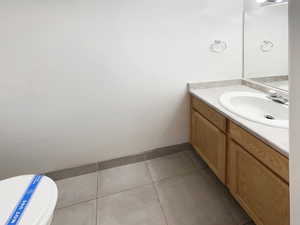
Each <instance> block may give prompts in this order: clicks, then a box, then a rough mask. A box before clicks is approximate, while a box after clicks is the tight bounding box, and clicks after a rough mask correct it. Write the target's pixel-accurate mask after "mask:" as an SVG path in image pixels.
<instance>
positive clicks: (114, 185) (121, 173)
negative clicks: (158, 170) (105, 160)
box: [98, 162, 152, 197]
mask: <svg viewBox="0 0 300 225" xmlns="http://www.w3.org/2000/svg"><path fill="white" fill-rule="evenodd" d="M151 182H152V180H151V176H150V173H149V171H148V169H147V167H146V164H145V162H139V163H134V164H129V165H126V166H120V167H115V168H111V169H106V170H101V171H100V172H99V184H98V188H99V191H98V196H100V197H101V196H106V195H110V194H114V193H118V192H121V191H125V190H129V189H132V188H135V187H139V186H143V185H146V184H150V183H151Z"/></svg>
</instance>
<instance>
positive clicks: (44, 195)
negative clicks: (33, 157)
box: [0, 175, 57, 225]
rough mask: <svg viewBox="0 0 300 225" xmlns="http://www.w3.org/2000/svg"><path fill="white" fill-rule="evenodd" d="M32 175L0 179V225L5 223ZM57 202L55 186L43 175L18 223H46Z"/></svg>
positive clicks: (29, 224)
mask: <svg viewBox="0 0 300 225" xmlns="http://www.w3.org/2000/svg"><path fill="white" fill-rule="evenodd" d="M33 177H34V175H24V176H18V177H13V178H9V179H5V180H2V181H0V225H5V224H6V222H7V219H8V218H9V216H10V215H11V213H12V212H13V211H14V209H15V207H16V205H17V204H18V202H19V201H20V199H21V197H22V195H23V194H24V192H25V190H26V188H27V187H28V185H29V184H30V182H31V180H32V178H33ZM56 202H57V186H56V184H55V182H54V181H52V180H51V179H50V178H48V177H46V176H43V178H42V180H41V181H40V183H39V184H38V186H37V189H36V190H35V192H34V194H33V196H32V198H31V200H30V202H29V204H28V206H27V208H26V209H25V211H24V214H23V216H22V218H21V220H20V222H19V223H18V225H47V224H48V223H49V221H50V220H51V217H52V215H53V212H54V209H55V206H56Z"/></svg>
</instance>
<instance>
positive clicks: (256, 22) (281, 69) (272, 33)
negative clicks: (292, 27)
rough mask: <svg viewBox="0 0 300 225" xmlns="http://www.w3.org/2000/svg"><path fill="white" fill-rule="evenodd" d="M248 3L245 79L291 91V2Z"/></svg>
mask: <svg viewBox="0 0 300 225" xmlns="http://www.w3.org/2000/svg"><path fill="white" fill-rule="evenodd" d="M244 1H245V4H244V5H245V12H244V78H245V79H249V80H252V81H256V82H259V83H263V84H265V85H269V86H272V87H275V88H279V89H282V90H286V91H288V0H244Z"/></svg>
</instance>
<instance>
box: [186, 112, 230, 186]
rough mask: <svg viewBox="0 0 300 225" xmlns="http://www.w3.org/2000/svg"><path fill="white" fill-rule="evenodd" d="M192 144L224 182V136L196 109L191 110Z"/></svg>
mask: <svg viewBox="0 0 300 225" xmlns="http://www.w3.org/2000/svg"><path fill="white" fill-rule="evenodd" d="M192 121H193V123H192V124H193V125H192V145H193V146H194V148H195V149H196V151H197V152H198V154H199V155H200V156H201V157H202V158H203V160H204V161H205V162H206V163H207V164H208V166H209V167H210V168H211V169H212V170H213V171H214V173H215V174H216V175H217V177H218V178H219V179H220V180H221V181H222V182H223V183H225V175H226V136H225V134H223V133H222V132H221V131H220V130H219V129H218V128H216V127H215V126H214V125H213V124H212V123H211V122H209V121H208V120H207V119H205V118H204V117H203V116H202V115H200V114H199V113H198V112H197V111H195V110H193V111H192Z"/></svg>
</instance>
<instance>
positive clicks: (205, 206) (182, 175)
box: [52, 151, 254, 225]
mask: <svg viewBox="0 0 300 225" xmlns="http://www.w3.org/2000/svg"><path fill="white" fill-rule="evenodd" d="M57 185H58V189H59V199H58V205H57V209H56V211H55V214H54V219H53V223H52V225H254V224H252V223H251V220H250V219H249V217H248V216H247V215H246V213H245V212H244V211H243V210H242V209H241V208H240V207H239V205H238V204H237V203H236V202H235V201H234V200H233V198H232V197H231V196H230V195H229V193H228V191H227V189H226V188H225V187H224V186H223V185H222V184H221V183H220V182H219V181H218V179H217V178H216V177H215V176H214V175H213V173H212V172H211V171H210V170H209V169H208V168H207V166H206V164H205V163H204V162H203V161H202V160H201V159H200V158H199V157H197V156H196V155H195V154H194V153H193V152H191V151H186V152H180V153H176V154H173V155H168V156H164V157H160V158H156V159H152V160H149V161H144V162H138V163H134V164H129V165H125V166H121V167H116V168H111V169H106V170H102V171H99V172H97V173H90V174H86V175H81V176H77V177H72V178H67V179H64V180H58V181H57Z"/></svg>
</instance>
